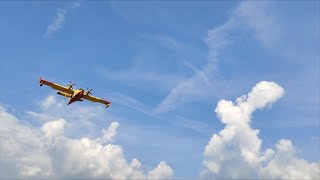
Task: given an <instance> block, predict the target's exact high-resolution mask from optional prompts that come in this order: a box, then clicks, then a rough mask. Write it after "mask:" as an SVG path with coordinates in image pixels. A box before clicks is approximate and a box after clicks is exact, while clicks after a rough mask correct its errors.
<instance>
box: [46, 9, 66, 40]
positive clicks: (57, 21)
mask: <svg viewBox="0 0 320 180" xmlns="http://www.w3.org/2000/svg"><path fill="white" fill-rule="evenodd" d="M66 15H67V10H66V9H61V8H59V9H58V10H57V15H56V17H55V18H54V19H53V21H52V23H51V24H49V26H48V27H47V29H46V32H45V33H44V35H43V36H44V37H45V38H48V37H50V36H51V35H52V34H53V33H55V32H57V31H58V30H60V29H61V28H62V26H63V24H64V23H65V20H66Z"/></svg>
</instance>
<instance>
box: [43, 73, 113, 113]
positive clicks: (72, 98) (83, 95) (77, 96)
mask: <svg viewBox="0 0 320 180" xmlns="http://www.w3.org/2000/svg"><path fill="white" fill-rule="evenodd" d="M43 85H47V86H50V87H51V88H53V89H55V90H58V92H57V94H59V95H61V96H64V97H67V98H69V102H68V104H67V105H70V104H71V103H74V102H76V101H83V99H86V100H89V101H92V102H97V103H101V104H104V105H106V108H108V107H109V106H110V104H111V102H109V101H106V100H103V99H101V98H98V97H95V96H92V94H91V91H92V89H90V90H89V89H88V90H87V91H84V90H83V89H81V88H80V89H76V90H73V86H74V85H75V84H72V83H71V81H70V84H69V85H67V86H61V85H59V84H56V83H52V82H50V81H47V80H44V79H42V78H41V77H40V87H41V86H43Z"/></svg>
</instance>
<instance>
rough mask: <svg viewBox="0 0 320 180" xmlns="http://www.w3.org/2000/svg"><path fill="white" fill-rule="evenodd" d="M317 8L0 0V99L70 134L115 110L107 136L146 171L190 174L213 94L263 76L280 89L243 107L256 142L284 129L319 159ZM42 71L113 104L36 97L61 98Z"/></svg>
mask: <svg viewBox="0 0 320 180" xmlns="http://www.w3.org/2000/svg"><path fill="white" fill-rule="evenodd" d="M319 12H320V4H319V2H316V1H308V2H303V1H301V2H279V3H276V2H237V1H228V2H220V1H213V2H115V1H91V2H88V1H77V2H73V1H66V2H65V1H56V2H48V1H45V2H40V1H39V2H38V1H30V2H22V1H21V2H9V1H4V2H0V21H1V28H0V39H1V41H0V59H1V61H0V62H1V66H0V82H1V94H0V105H1V106H3V107H6V108H7V111H8V112H9V113H10V114H13V115H14V116H15V117H17V118H18V119H19V121H22V122H21V123H24V124H26V126H28V127H34V128H40V127H41V126H42V125H43V124H44V123H45V122H47V121H48V120H45V121H41V120H39V116H34V114H33V116H32V115H31V114H32V113H30V112H33V113H38V115H39V114H41V115H48V116H52V117H54V118H64V119H65V121H66V122H69V123H70V124H71V125H70V128H69V129H66V130H65V133H66V134H67V135H68V136H69V137H73V138H79V137H84V136H86V137H91V138H93V137H96V136H97V135H98V134H99V133H100V130H101V129H102V128H105V127H107V126H108V125H109V124H110V123H111V122H113V121H117V122H119V124H120V126H119V128H118V130H117V135H116V137H115V139H114V141H113V143H116V144H119V145H121V146H122V148H123V149H124V150H123V153H124V156H125V158H126V159H129V160H131V159H133V158H137V159H138V160H139V161H140V162H141V164H142V167H143V168H144V169H145V170H146V171H149V170H151V169H152V168H153V167H155V166H157V164H158V163H159V162H160V161H165V162H166V163H167V164H168V165H169V166H170V167H171V168H172V169H173V172H174V173H173V174H174V175H173V177H174V178H192V179H193V178H198V177H200V174H201V172H202V171H203V168H204V167H203V161H204V159H205V158H206V157H204V155H203V154H204V150H205V147H206V145H207V144H208V141H209V140H210V138H211V136H212V135H213V134H217V133H219V131H220V130H222V129H223V128H224V126H225V125H224V124H222V123H221V122H220V120H219V118H218V117H217V115H216V113H215V112H214V110H215V108H216V106H217V103H218V102H219V101H220V100H222V99H226V100H231V101H235V100H236V98H237V97H240V96H241V95H244V94H248V93H249V92H250V91H251V88H252V87H254V86H255V85H256V84H257V83H259V82H260V81H270V82H275V83H277V84H278V85H279V86H281V87H282V88H283V89H284V95H283V96H282V97H281V98H280V99H279V100H277V102H274V103H273V104H272V106H271V105H270V106H268V107H267V108H264V109H259V110H257V111H256V112H254V113H253V115H252V117H251V127H252V128H254V129H259V130H260V133H259V137H260V138H261V139H262V141H263V143H262V146H261V149H262V150H265V149H267V148H272V149H274V148H275V146H276V145H275V144H277V142H278V140H280V139H283V138H285V139H290V140H291V142H292V144H293V146H294V147H295V149H296V151H297V152H296V156H297V157H299V158H301V159H305V160H307V161H308V162H310V163H311V162H316V163H318V162H319V161H320V156H319V153H318V152H319V150H320V149H319V119H320V112H319V107H320V103H319V101H320V100H319V99H320V96H319V92H320V89H319V77H320V74H319V73H320V70H319V58H320V54H319V49H320V47H319V44H320V39H319V38H320V37H319V29H320V24H319V22H320V13H319ZM40 76H41V77H43V78H45V79H48V80H50V81H53V82H56V83H59V84H65V85H66V84H68V83H69V81H70V80H71V81H72V82H74V83H76V84H77V86H76V87H79V88H80V87H82V88H87V87H88V88H93V94H94V95H96V96H99V97H103V98H105V99H108V100H110V101H111V102H112V104H111V106H110V108H108V109H101V108H100V105H98V104H92V103H89V102H82V103H78V104H75V105H73V106H72V107H71V106H70V107H64V106H54V107H52V108H49V109H46V108H43V107H41V102H43V101H45V99H46V98H47V97H48V96H50V95H54V97H55V101H54V102H56V103H57V104H59V103H61V102H65V103H66V102H67V100H65V99H63V98H62V97H56V95H55V92H54V91H53V90H51V89H49V88H47V87H43V88H39V86H38V80H39V77H40ZM78 108H79V109H83V110H84V111H85V110H86V111H85V112H87V111H88V113H84V114H81V113H78V114H77V109H78ZM95 109H98V110H95ZM91 110H92V116H90V115H89V114H90V113H89V112H90V111H91ZM68 111H70V112H68ZM71 112H72V113H74V115H68V114H69V113H70V114H71ZM68 118H70V119H68ZM77 118H79V119H83V120H81V123H82V124H81V123H79V124H81V125H79V126H73V125H74V124H77V122H76V120H71V119H77ZM51 120H52V119H51ZM86 123H87V124H90V127H88V126H86ZM129 160H128V161H129Z"/></svg>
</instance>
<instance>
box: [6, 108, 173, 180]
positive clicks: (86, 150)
mask: <svg viewBox="0 0 320 180" xmlns="http://www.w3.org/2000/svg"><path fill="white" fill-rule="evenodd" d="M22 122H23V121H21V120H19V119H17V118H16V117H15V116H14V115H12V114H10V113H9V112H8V111H7V110H6V109H5V108H4V107H1V106H0V138H1V143H0V178H1V179H7V178H10V179H12V178H35V177H36V178H59V179H60V178H103V179H147V178H149V179H169V178H171V177H172V175H173V170H172V169H171V167H170V166H168V165H167V164H166V163H165V162H163V161H161V162H160V163H159V165H158V166H157V167H156V168H155V169H153V170H151V171H149V172H147V173H144V171H143V169H142V167H141V163H140V162H139V161H138V160H137V159H133V160H132V161H131V162H130V163H129V162H127V160H126V159H125V157H124V154H123V149H122V147H121V146H119V145H115V144H111V143H109V142H110V141H112V139H113V137H114V136H115V135H116V129H117V127H118V126H119V123H118V122H112V123H111V125H110V127H109V128H107V130H105V129H103V130H102V135H101V137H98V138H96V139H90V138H87V137H82V138H79V139H77V138H71V137H68V136H66V135H65V131H66V130H67V128H66V124H67V122H66V120H64V119H57V120H53V121H49V122H46V123H45V124H44V125H42V127H40V128H35V127H31V126H28V125H25V124H23V123H22Z"/></svg>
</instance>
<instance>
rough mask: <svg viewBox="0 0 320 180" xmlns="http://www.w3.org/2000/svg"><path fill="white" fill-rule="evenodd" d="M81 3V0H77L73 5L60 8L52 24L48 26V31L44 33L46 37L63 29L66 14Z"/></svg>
mask: <svg viewBox="0 0 320 180" xmlns="http://www.w3.org/2000/svg"><path fill="white" fill-rule="evenodd" d="M80 5H81V0H80V1H75V2H73V3H72V5H71V6H69V7H67V8H58V9H57V14H56V17H55V18H54V19H53V20H52V22H51V24H49V25H48V26H47V29H46V32H45V33H44V35H43V37H44V38H49V37H51V36H52V35H53V34H54V33H56V32H57V31H59V30H60V29H62V27H63V25H64V24H65V22H66V16H67V14H68V12H69V11H70V10H71V9H74V8H77V7H79V6H80Z"/></svg>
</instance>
